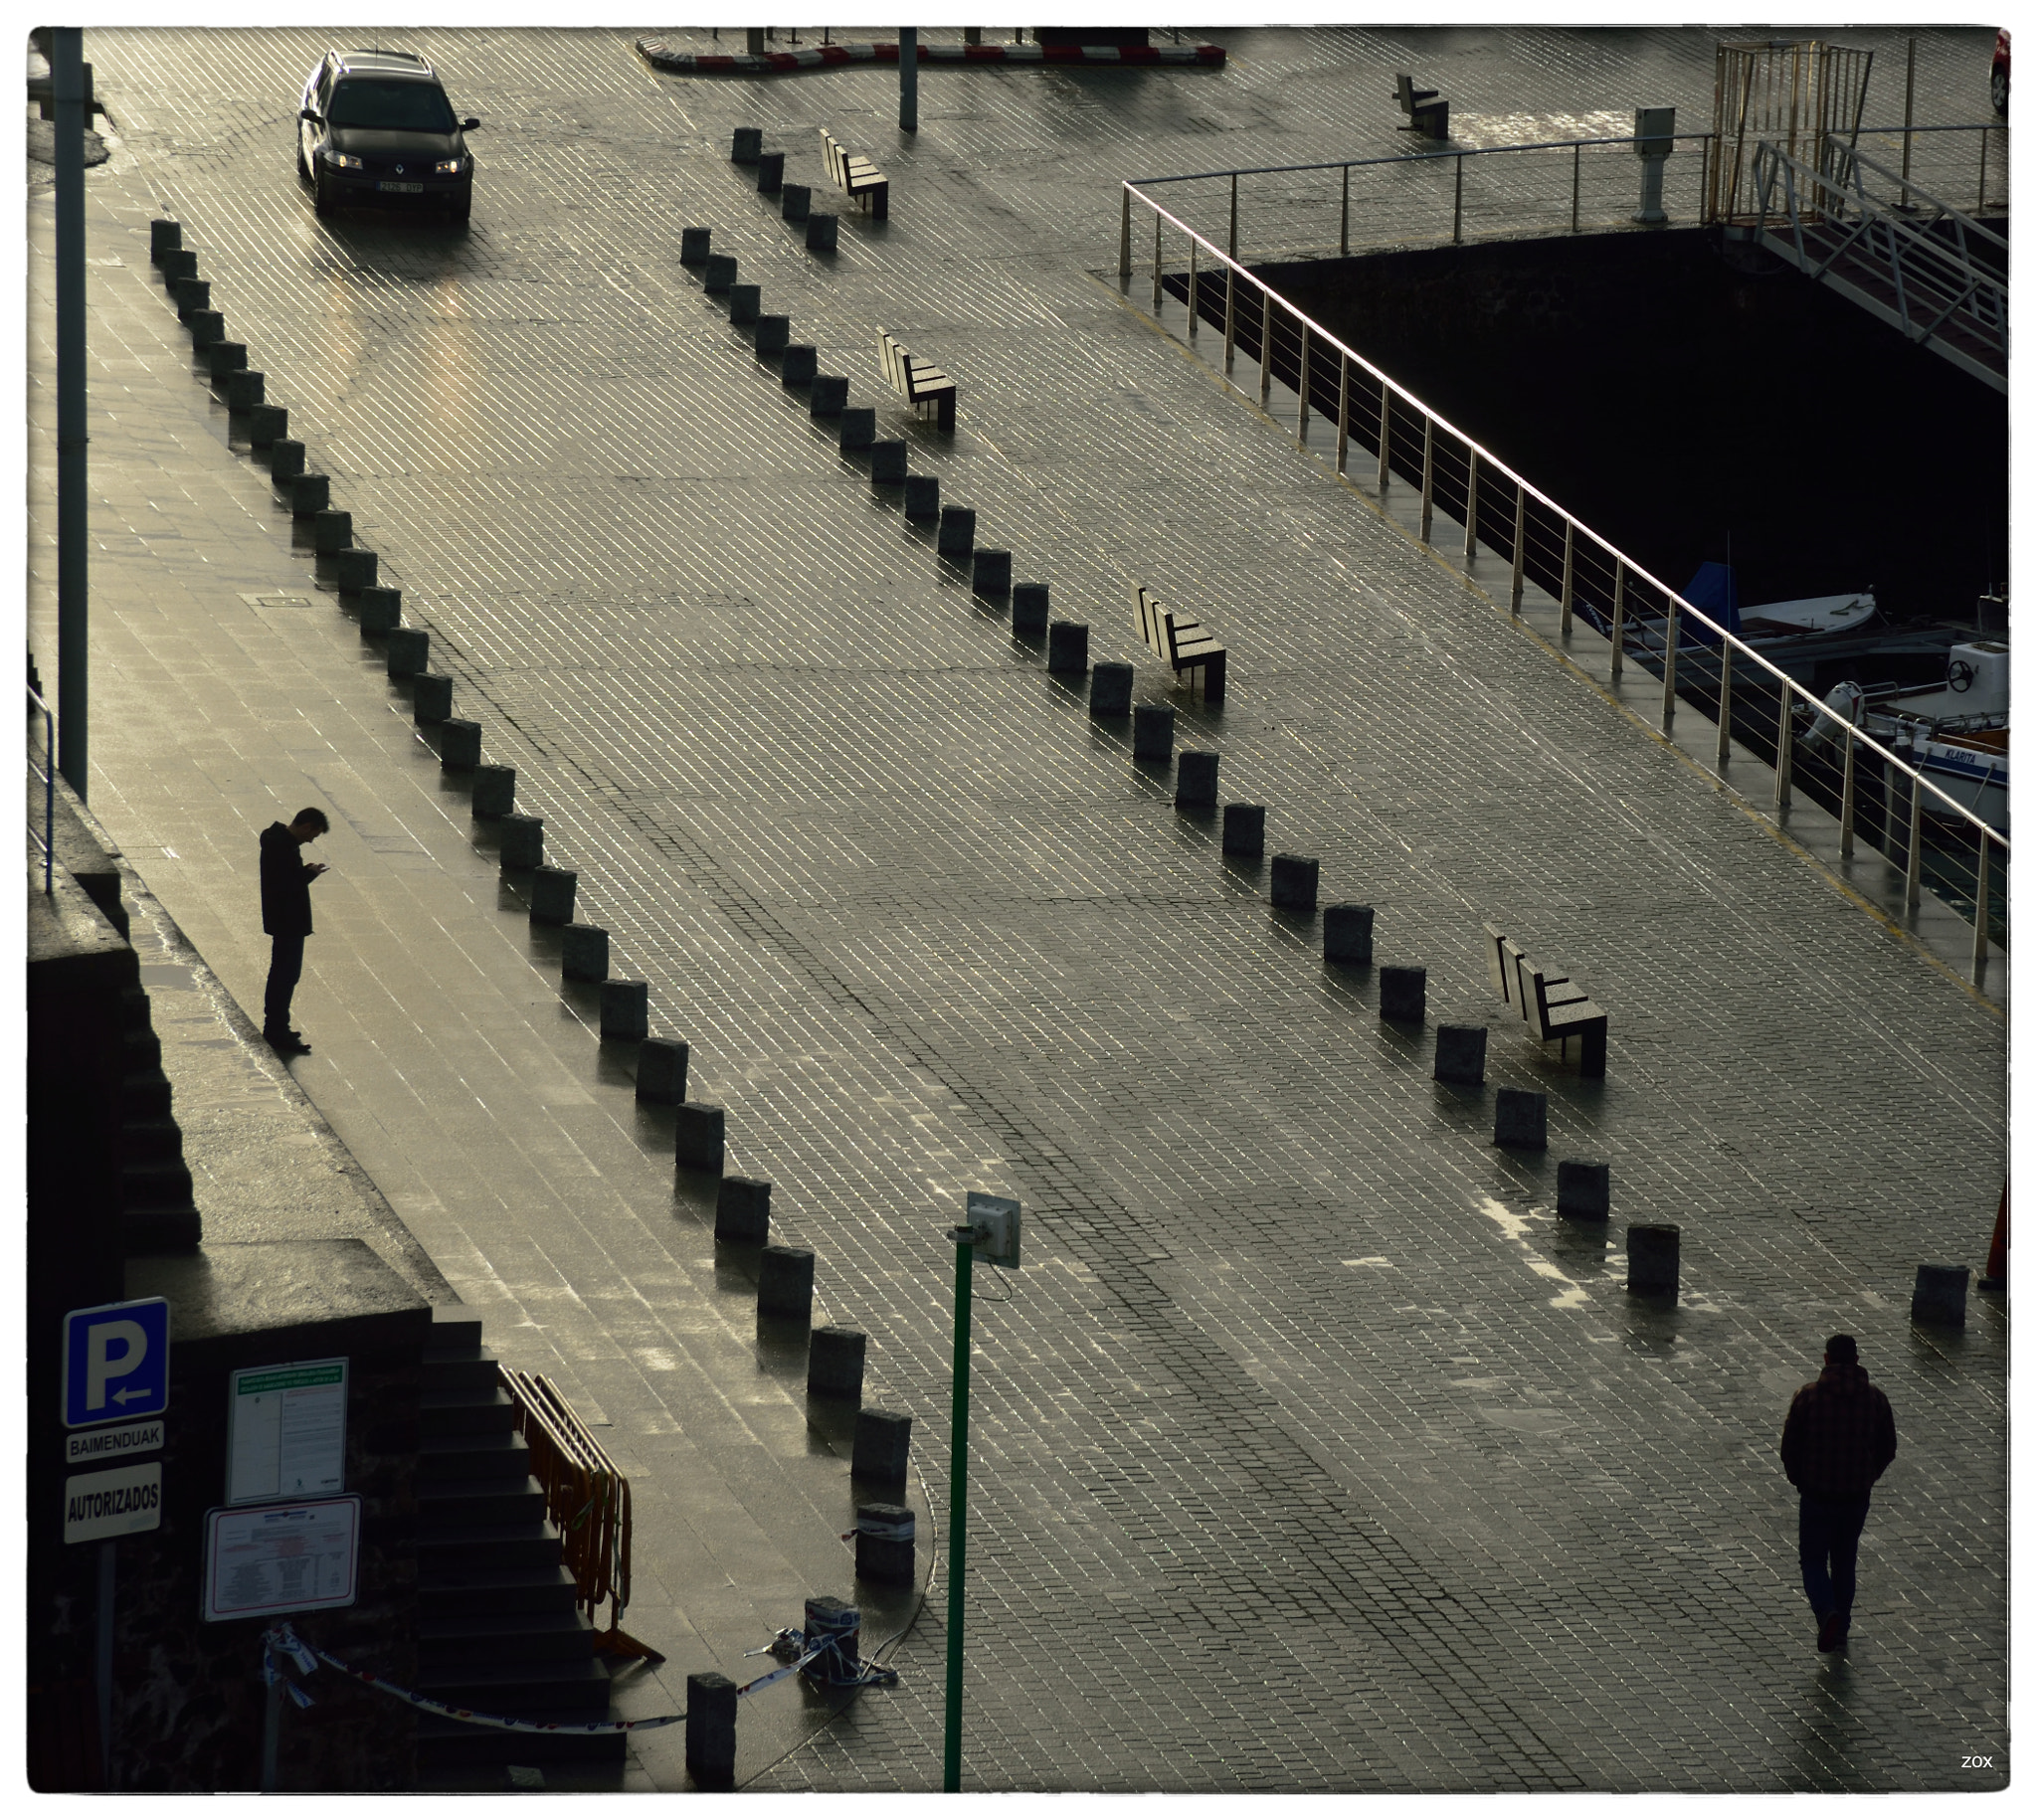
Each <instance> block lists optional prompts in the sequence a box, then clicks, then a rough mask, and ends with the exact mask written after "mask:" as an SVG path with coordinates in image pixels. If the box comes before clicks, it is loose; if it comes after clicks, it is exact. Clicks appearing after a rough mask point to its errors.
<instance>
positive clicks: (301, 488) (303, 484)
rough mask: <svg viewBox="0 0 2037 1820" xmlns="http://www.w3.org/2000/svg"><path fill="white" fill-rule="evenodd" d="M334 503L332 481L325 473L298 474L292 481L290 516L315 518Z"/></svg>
mask: <svg viewBox="0 0 2037 1820" xmlns="http://www.w3.org/2000/svg"><path fill="white" fill-rule="evenodd" d="M331 503H332V482H331V481H330V480H329V479H328V478H327V477H326V476H325V475H324V474H312V473H303V474H298V475H297V476H296V477H295V478H294V479H292V480H291V481H290V516H291V517H292V518H315V517H317V515H318V514H319V513H320V512H322V511H324V510H325V509H326V508H327V507H328V506H329V505H330V504H331Z"/></svg>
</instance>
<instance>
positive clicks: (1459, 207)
mask: <svg viewBox="0 0 2037 1820" xmlns="http://www.w3.org/2000/svg"><path fill="white" fill-rule="evenodd" d="M1450 244H1451V246H1453V247H1461V246H1462V245H1463V244H1464V154H1463V153H1462V152H1459V153H1458V154H1457V200H1456V203H1455V205H1454V206H1453V207H1452V209H1451V212H1450Z"/></svg>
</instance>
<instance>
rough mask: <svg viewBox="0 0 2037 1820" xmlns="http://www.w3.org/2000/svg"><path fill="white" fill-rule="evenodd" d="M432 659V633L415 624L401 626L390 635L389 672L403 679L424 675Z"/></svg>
mask: <svg viewBox="0 0 2037 1820" xmlns="http://www.w3.org/2000/svg"><path fill="white" fill-rule="evenodd" d="M431 660H432V635H431V634H430V633H428V632H420V631H419V630H418V629H417V628H416V627H415V626H399V627H398V628H397V629H396V630H395V631H394V632H392V633H391V634H390V635H389V657H388V663H389V674H390V675H391V676H392V677H393V678H395V679H397V680H399V681H400V680H401V679H402V678H404V677H406V676H422V675H423V674H424V673H425V666H426V665H427V664H429V663H430V662H431Z"/></svg>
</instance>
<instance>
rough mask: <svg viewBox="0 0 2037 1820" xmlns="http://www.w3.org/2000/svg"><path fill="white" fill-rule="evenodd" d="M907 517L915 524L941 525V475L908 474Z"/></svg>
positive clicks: (906, 482)
mask: <svg viewBox="0 0 2037 1820" xmlns="http://www.w3.org/2000/svg"><path fill="white" fill-rule="evenodd" d="M905 516H906V518H907V519H908V520H909V521H910V522H911V523H913V524H939V523H940V522H941V476H940V475H939V474H907V475H906V476H905Z"/></svg>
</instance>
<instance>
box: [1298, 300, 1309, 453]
mask: <svg viewBox="0 0 2037 1820" xmlns="http://www.w3.org/2000/svg"><path fill="white" fill-rule="evenodd" d="M1296 378H1297V379H1298V380H1299V382H1300V383H1299V384H1298V385H1297V386H1296V387H1295V395H1296V397H1297V398H1298V399H1299V400H1300V410H1299V412H1298V413H1297V415H1296V417H1295V420H1294V440H1295V442H1296V443H1297V444H1299V445H1300V446H1301V447H1302V448H1304V449H1306V448H1307V447H1308V441H1309V319H1308V317H1306V316H1304V317H1302V319H1301V371H1300V373H1298V374H1297V375H1296Z"/></svg>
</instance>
